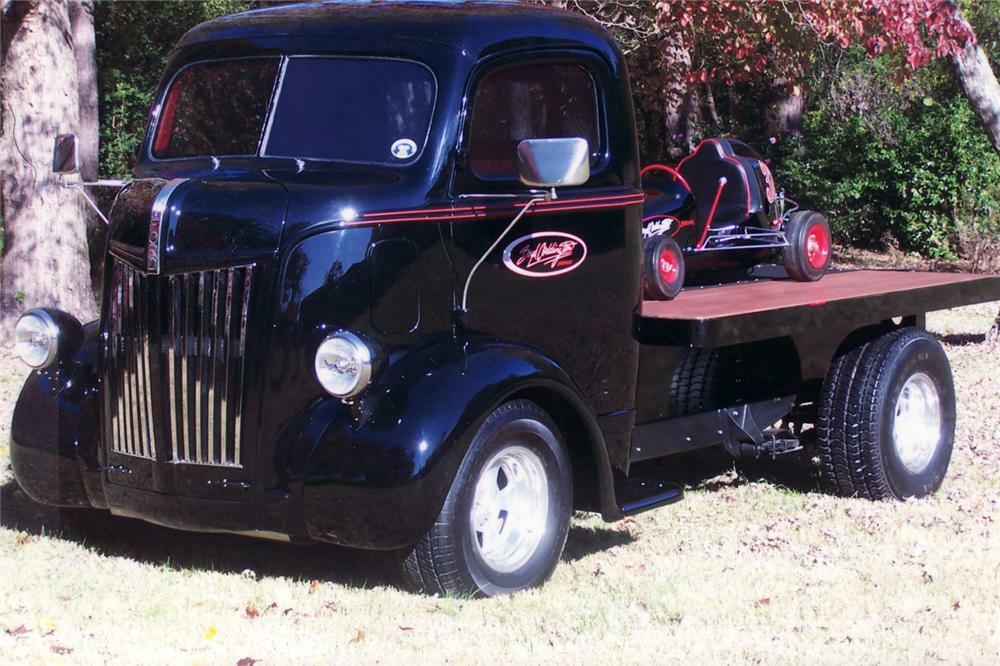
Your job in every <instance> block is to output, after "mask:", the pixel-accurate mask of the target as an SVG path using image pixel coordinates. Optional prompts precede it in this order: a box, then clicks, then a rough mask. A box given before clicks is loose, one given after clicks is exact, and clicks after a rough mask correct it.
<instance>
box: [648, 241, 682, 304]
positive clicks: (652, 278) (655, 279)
mask: <svg viewBox="0 0 1000 666" xmlns="http://www.w3.org/2000/svg"><path fill="white" fill-rule="evenodd" d="M683 287H684V253H683V252H682V251H681V247H680V245H678V244H677V241H675V240H674V239H673V238H670V237H669V236H653V237H652V238H647V239H646V241H645V243H644V244H643V251H642V294H643V298H645V299H646V300H650V301H668V300H670V299H672V298H674V297H675V296H677V294H679V293H681V289H682V288H683Z"/></svg>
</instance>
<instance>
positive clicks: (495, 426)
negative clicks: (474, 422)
mask: <svg viewBox="0 0 1000 666" xmlns="http://www.w3.org/2000/svg"><path fill="white" fill-rule="evenodd" d="M524 450H527V451H529V452H531V454H533V455H534V456H535V457H536V458H535V460H536V461H537V462H538V463H540V464H541V467H540V468H534V469H535V470H536V471H537V470H539V469H544V477H545V479H544V480H545V486H546V488H547V493H548V494H547V499H546V505H547V510H545V511H544V513H545V514H546V516H545V518H544V527H542V529H541V531H540V534H541V536H540V538H539V539H538V541H537V544H535V545H534V546H533V547H532V549H531V550H530V553H529V554H524V555H523V557H524V558H526V559H524V561H523V562H521V563H512V567H513V568H511V569H510V570H503V567H500V568H497V567H496V566H494V565H493V564H491V561H490V560H489V559H488V557H489V555H488V554H485V553H486V550H485V548H484V545H483V538H484V537H483V534H482V533H480V532H478V531H477V530H476V529H474V528H473V526H472V522H473V510H474V508H475V507H474V499H475V496H476V487H477V483H478V482H479V480H480V478H481V476H480V475H481V474H482V475H484V476H483V479H484V483H485V484H486V486H487V487H488V486H490V484H491V481H490V476H489V475H486V474H485V471H486V470H487V467H488V466H490V465H491V463H492V462H493V461H496V460H497V459H498V457H499V456H504V455H510V454H512V452H516V453H517V454H518V455H522V456H523V455H526V454H524ZM501 459H502V458H501ZM528 467H532V465H531V464H529V465H525V468H528ZM491 469H492V467H491ZM505 478H506V476H505V474H504V471H503V469H501V470H500V474H499V475H498V477H497V487H498V488H499V489H500V490H501V491H502V489H503V487H504V479H505ZM535 478H537V476H536V477H535ZM506 483H508V484H511V483H517V482H514V481H507V482H506ZM511 487H514V486H511ZM572 507H573V484H572V471H571V467H570V461H569V456H568V455H567V453H566V447H565V446H564V444H563V441H562V437H561V435H560V434H559V430H558V429H557V427H556V425H555V423H553V421H552V419H551V418H550V417H549V415H548V414H546V413H545V412H544V411H543V410H542V409H541V408H540V407H538V405H536V404H535V403H533V402H530V401H527V400H514V401H512V402H508V403H506V404H504V405H501V406H500V407H498V408H497V409H496V410H495V411H494V412H493V413H492V414H490V416H489V417H487V419H486V421H485V422H484V423H483V425H482V426H481V427H480V428H479V431H478V432H477V433H476V436H475V438H474V439H473V441H472V445H471V446H470V448H469V451H468V452H467V453H466V455H465V459H464V460H463V461H462V465H461V467H460V468H459V471H458V474H457V476H456V477H455V480H454V482H453V483H452V487H451V490H450V491H449V492H448V496H447V498H446V499H445V502H444V506H443V507H442V509H441V513H440V514H439V515H438V518H437V521H436V522H435V523H434V526H433V527H431V529H430V531H429V532H428V533H427V534H426V535H425V536H424V537H423V538H422V539H421V540H420V541H419V542H418V543H417V545H416V546H415V547H414V548H413V550H412V551H411V552H410V553H409V554H408V555H407V556H406V557H405V559H404V561H403V574H404V576H405V577H406V578H407V580H408V581H409V582H410V584H411V585H413V587H415V588H416V589H417V590H419V591H422V592H425V593H427V594H442V595H446V594H449V595H472V594H477V595H485V596H495V595H498V594H509V593H512V592H517V591H518V590H523V589H526V588H530V587H535V586H538V585H541V584H542V583H544V582H545V581H546V580H548V578H549V576H551V575H552V572H553V570H554V569H555V567H556V564H557V563H558V562H559V558H560V556H561V555H562V551H563V547H564V546H565V545H566V534H567V533H568V531H569V518H570V513H571V511H572ZM524 515H537V514H533V513H530V512H529V513H525V514H524ZM509 517H510V516H509V514H506V512H505V511H501V512H500V514H499V515H498V516H497V519H496V520H495V521H494V523H496V522H497V521H500V523H501V524H502V525H503V527H501V528H500V530H499V532H500V533H502V532H503V531H504V529H506V527H507V519H508V518H509ZM484 531H485V530H484ZM529 539H530V538H529ZM522 552H523V549H522Z"/></svg>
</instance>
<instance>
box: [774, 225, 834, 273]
mask: <svg viewBox="0 0 1000 666" xmlns="http://www.w3.org/2000/svg"><path fill="white" fill-rule="evenodd" d="M784 232H785V239H786V240H787V242H788V245H787V247H785V248H784V249H783V250H782V251H781V263H782V264H783V265H784V267H785V272H786V273H788V277H790V278H792V279H793V280H796V281H798V282H814V281H816V280H819V279H820V278H821V277H823V274H824V273H826V269H827V266H829V265H830V258H831V256H830V255H831V253H832V250H833V240H832V236H831V235H830V224H829V223H828V222H827V221H826V217H825V216H824V215H823V214H822V213H817V212H816V211H812V210H803V211H799V212H797V213H792V216H791V217H790V218H789V219H788V222H786V223H785V226H784Z"/></svg>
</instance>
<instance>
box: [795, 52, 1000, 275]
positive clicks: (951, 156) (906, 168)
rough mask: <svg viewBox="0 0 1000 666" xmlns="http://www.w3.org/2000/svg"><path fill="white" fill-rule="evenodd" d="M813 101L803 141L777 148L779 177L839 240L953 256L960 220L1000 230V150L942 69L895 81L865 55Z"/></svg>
mask: <svg viewBox="0 0 1000 666" xmlns="http://www.w3.org/2000/svg"><path fill="white" fill-rule="evenodd" d="M812 101H813V107H812V110H811V111H808V112H807V113H806V115H805V118H804V134H803V138H802V139H800V140H798V141H795V142H789V143H788V144H787V145H785V146H782V147H780V149H779V150H778V151H776V153H777V154H776V158H777V161H778V165H779V170H780V172H781V177H780V180H781V181H782V182H783V183H785V186H786V188H787V190H788V193H789V196H791V197H792V198H794V199H798V200H799V201H800V203H802V204H803V205H806V206H808V207H810V208H816V209H819V210H825V211H828V213H829V215H830V221H831V224H832V225H833V228H834V232H835V233H836V234H837V236H838V237H839V240H841V241H842V242H846V243H850V244H852V245H859V246H867V247H875V248H879V247H883V246H884V245H885V244H886V242H897V243H898V244H899V246H900V248H901V249H904V250H909V251H915V252H919V253H921V254H924V255H926V256H930V257H935V258H947V259H950V258H954V257H955V256H957V255H958V254H959V253H960V251H961V250H962V248H961V247H960V243H959V227H960V226H962V227H963V228H966V227H968V226H969V225H970V224H971V225H973V226H975V227H977V228H978V229H979V231H981V232H983V233H985V234H986V235H987V236H989V235H991V234H993V235H996V236H1000V229H997V228H995V227H994V224H995V223H994V222H989V220H990V219H993V220H995V219H996V216H995V214H994V213H995V211H997V210H1000V192H998V190H997V187H996V183H998V182H1000V155H997V153H996V151H995V150H993V148H992V146H991V145H990V143H989V141H988V139H987V138H986V136H985V134H984V133H983V131H982V129H981V127H980V126H979V124H978V119H977V117H976V116H975V113H974V112H973V111H972V109H971V108H970V107H969V105H968V103H967V102H966V100H965V98H964V97H963V96H962V95H961V93H960V91H958V90H957V89H956V87H955V85H954V83H953V82H952V80H951V78H950V73H949V72H947V71H946V70H945V69H944V68H943V66H937V67H930V68H927V70H926V71H921V72H920V73H918V75H917V76H915V77H914V78H913V79H911V80H909V81H907V82H904V83H901V84H897V85H894V84H893V82H892V81H891V79H890V77H889V76H888V74H887V72H886V70H885V66H884V63H880V62H879V61H875V62H872V61H867V60H860V61H858V62H856V63H855V64H854V65H853V67H851V66H849V67H848V68H847V69H846V71H845V72H844V73H843V74H841V75H840V78H839V80H838V81H837V82H835V83H834V84H833V85H832V86H831V88H830V91H829V95H828V96H827V97H826V98H825V99H822V100H820V99H815V100H812Z"/></svg>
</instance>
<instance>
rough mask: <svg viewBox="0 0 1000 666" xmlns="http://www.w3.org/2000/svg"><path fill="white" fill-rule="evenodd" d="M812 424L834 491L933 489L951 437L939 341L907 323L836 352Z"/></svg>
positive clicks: (905, 493)
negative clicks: (834, 360) (868, 340)
mask: <svg viewBox="0 0 1000 666" xmlns="http://www.w3.org/2000/svg"><path fill="white" fill-rule="evenodd" d="M817 426H818V427H817V431H818V432H817V434H818V435H819V437H818V443H817V446H818V450H819V454H820V461H821V463H822V472H823V477H824V480H825V483H826V486H827V488H828V490H830V491H831V492H833V493H835V494H838V495H843V496H848V497H849V496H855V495H857V496H861V497H865V498H868V499H873V500H877V499H889V498H896V499H904V498H908V497H924V496H926V495H929V494H931V493H933V492H934V491H936V490H937V489H938V488H940V487H941V483H942V481H943V480H944V476H945V473H946V472H947V471H948V464H949V462H950V461H951V452H952V446H953V442H954V436H955V389H954V383H953V380H952V375H951V367H950V366H949V364H948V359H947V357H946V356H945V354H944V350H943V349H942V348H941V345H940V344H939V343H938V342H937V340H935V339H934V338H933V337H931V336H930V335H929V334H928V333H926V332H925V331H921V330H918V329H913V328H907V329H900V330H898V331H894V332H893V333H890V334H888V335H885V336H883V337H881V338H879V339H877V340H875V341H873V342H870V343H868V344H866V345H863V346H861V347H859V348H857V349H855V350H853V351H851V352H849V353H848V354H845V355H843V356H841V357H840V358H839V359H838V360H837V361H836V362H835V363H834V366H833V367H832V368H831V371H830V373H829V375H828V376H827V379H826V382H825V385H824V387H823V395H822V398H821V402H820V413H819V419H818V423H817Z"/></svg>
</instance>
